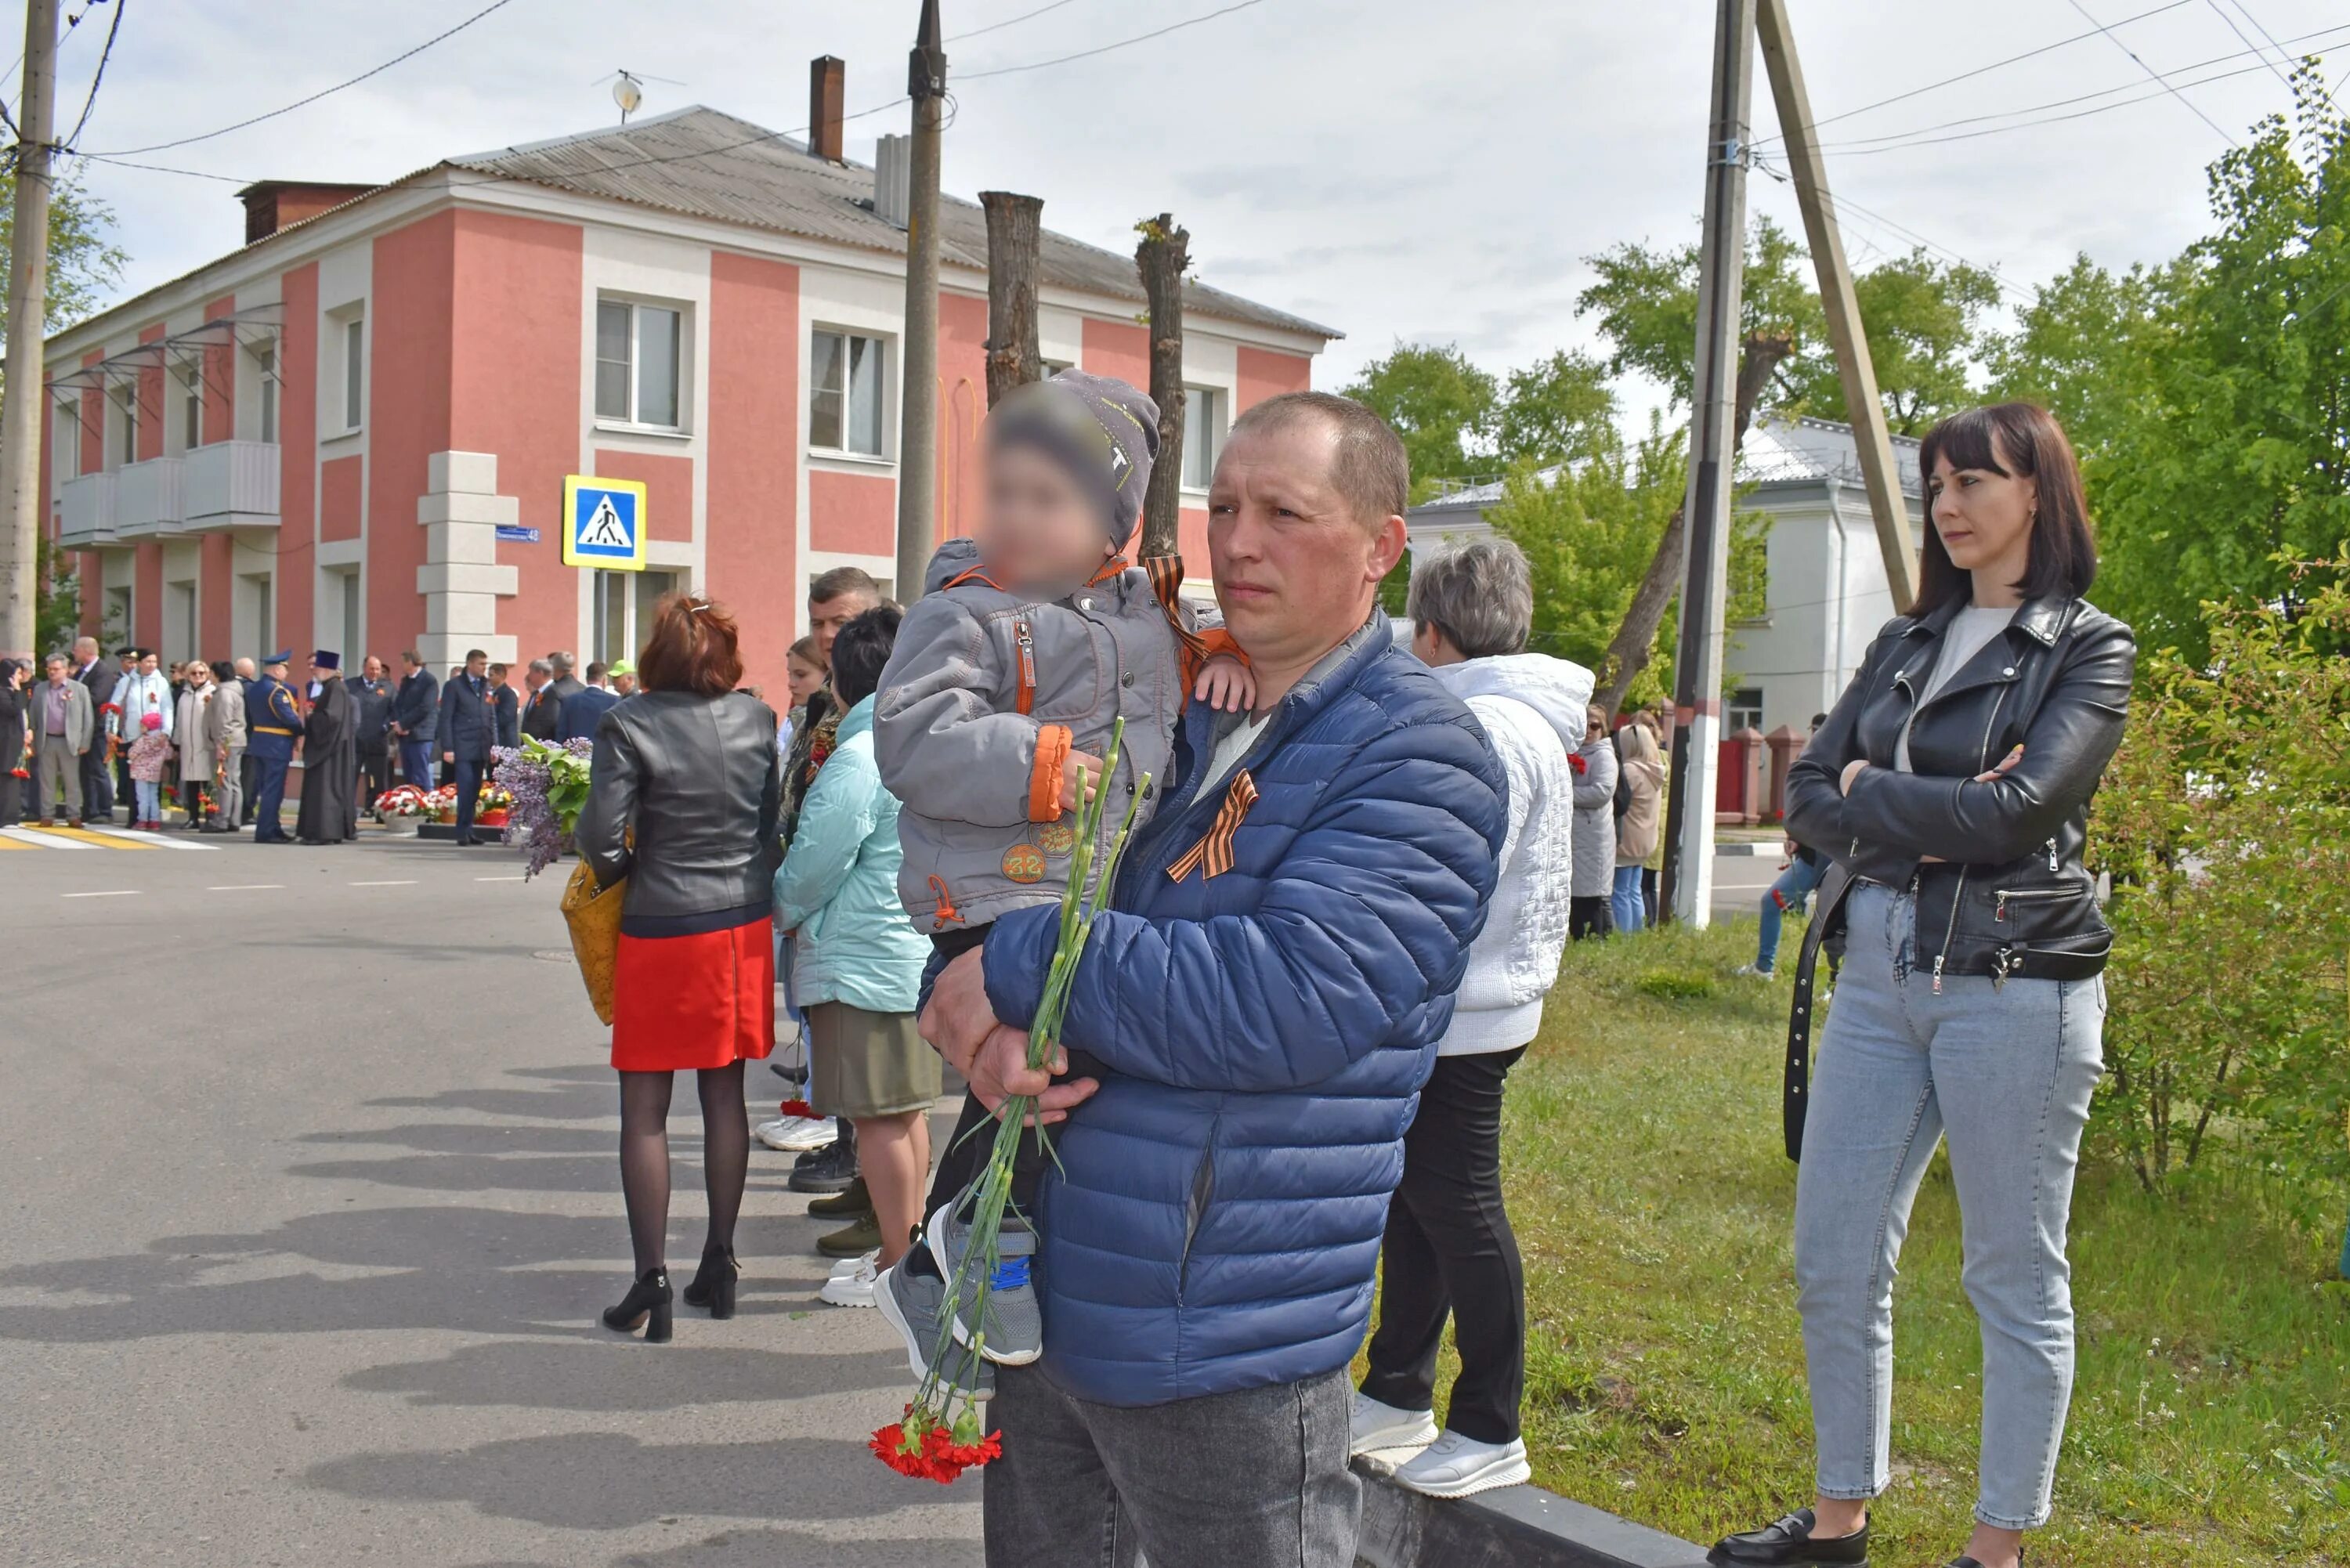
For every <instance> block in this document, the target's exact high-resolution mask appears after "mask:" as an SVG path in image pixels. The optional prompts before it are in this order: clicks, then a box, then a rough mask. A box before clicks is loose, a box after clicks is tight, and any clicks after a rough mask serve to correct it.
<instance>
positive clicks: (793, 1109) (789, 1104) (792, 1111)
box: [775, 1100, 816, 1121]
mask: <svg viewBox="0 0 2350 1568" xmlns="http://www.w3.org/2000/svg"><path fill="white" fill-rule="evenodd" d="M775 1114H776V1115H778V1116H806V1118H807V1119H808V1120H810V1121H815V1120H816V1107H815V1106H812V1105H809V1104H808V1103H807V1102H806V1100H785V1102H784V1103H783V1104H782V1105H779V1106H776V1107H775Z"/></svg>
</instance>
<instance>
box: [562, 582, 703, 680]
mask: <svg viewBox="0 0 2350 1568" xmlns="http://www.w3.org/2000/svg"><path fill="white" fill-rule="evenodd" d="M685 578H686V572H685V568H683V567H682V566H649V567H647V568H646V569H645V570H643V571H641V572H597V573H595V574H594V577H593V581H592V582H591V583H590V584H589V587H588V625H587V649H588V656H587V657H588V658H589V659H601V660H602V661H604V662H605V663H607V664H608V663H610V662H612V661H613V660H614V659H631V660H633V659H635V658H636V657H637V655H638V654H639V652H640V651H642V649H643V648H644V639H645V634H646V632H647V631H648V629H650V628H649V627H648V625H647V621H648V618H649V616H650V611H651V609H652V607H653V604H654V602H656V601H657V600H658V599H659V597H660V596H659V595H657V594H656V595H650V596H649V595H648V594H647V592H646V589H647V587H648V586H649V585H650V584H651V583H654V582H660V583H665V584H666V585H667V587H665V588H664V589H663V590H662V591H663V592H666V593H676V592H679V591H681V590H682V589H683V588H684V587H685ZM616 594H617V596H618V597H619V622H620V623H619V627H618V628H615V627H614V626H613V625H612V618H611V610H612V602H611V601H612V597H613V596H615V595H616ZM616 630H617V632H618V640H617V641H615V640H614V633H615V631H616ZM582 662H585V660H583V661H582Z"/></svg>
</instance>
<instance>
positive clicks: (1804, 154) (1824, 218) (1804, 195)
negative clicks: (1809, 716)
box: [1755, 0, 1918, 615]
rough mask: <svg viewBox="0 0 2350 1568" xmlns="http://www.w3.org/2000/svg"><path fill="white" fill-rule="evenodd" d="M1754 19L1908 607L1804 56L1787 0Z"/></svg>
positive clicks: (1857, 429) (1842, 372)
mask: <svg viewBox="0 0 2350 1568" xmlns="http://www.w3.org/2000/svg"><path fill="white" fill-rule="evenodd" d="M1755 23H1756V26H1757V27H1758V28H1759V30H1760V34H1761V37H1762V43H1763V69H1764V70H1766V71H1768V72H1769V73H1770V78H1771V96H1772V98H1773V99H1776V100H1777V102H1778V105H1779V130H1780V134H1781V135H1782V136H1783V138H1784V139H1785V140H1786V143H1787V167H1788V169H1789V170H1790V171H1792V172H1793V174H1794V181H1795V202H1796V204H1797V205H1798V206H1800V207H1802V208H1803V211H1804V239H1805V240H1806V241H1808V242H1809V243H1810V245H1811V249H1812V265H1813V266H1814V267H1815V268H1816V269H1817V270H1818V272H1819V279H1820V304H1821V306H1822V307H1823V308H1825V311H1826V313H1827V320H1828V342H1829V343H1830V344H1831V345H1833V346H1834V348H1835V362H1836V376H1837V379H1839V380H1841V381H1842V382H1843V384H1844V405H1845V407H1846V410H1849V411H1850V413H1851V416H1852V441H1853V445H1854V446H1855V447H1856V448H1857V449H1859V452H1860V474H1861V481H1862V483H1863V485H1864V486H1865V487H1866V490H1867V492H1868V511H1869V515H1870V516H1871V517H1873V518H1875V519H1876V522H1877V548H1878V549H1879V550H1880V551H1882V552H1883V553H1884V556H1885V580H1886V581H1887V583H1888V584H1890V585H1891V586H1892V588H1893V607H1894V608H1895V609H1897V610H1898V611H1900V612H1901V613H1902V614H1904V615H1907V614H1908V612H1909V607H1910V605H1911V604H1913V603H1915V602H1916V600H1917V597H1918V551H1917V547H1916V546H1915V545H1912V544H1911V543H1910V540H1909V505H1908V502H1907V501H1906V500H1904V499H1903V497H1902V494H1901V477H1900V472H1899V471H1898V469H1896V468H1895V467H1894V466H1893V442H1892V441H1891V439H1890V438H1889V437H1888V436H1887V433H1886V429H1885V405H1884V403H1883V402H1882V401H1881V400H1879V399H1878V397H1877V367H1876V365H1875V364H1874V363H1872V362H1871V360H1870V358H1869V356H1868V335H1867V334H1866V332H1864V331H1863V330H1862V329H1861V321H1860V304H1859V301H1858V300H1857V299H1856V298H1855V297H1854V296H1853V292H1852V268H1851V266H1850V265H1848V264H1847V263H1846V260H1845V254H1844V234H1843V232H1842V231H1841V230H1840V229H1839V228H1838V227H1837V224H1836V221H1835V202H1834V200H1833V199H1832V198H1830V196H1829V195H1828V171H1827V164H1826V162H1825V160H1823V159H1822V158H1821V156H1820V141H1819V135H1818V133H1817V132H1816V131H1815V130H1814V129H1813V127H1812V100H1811V98H1810V96H1809V95H1808V94H1807V93H1806V92H1805V91H1804V67H1803V65H1802V62H1800V61H1799V60H1798V59H1797V58H1796V57H1795V36H1794V29H1793V28H1792V26H1790V24H1789V22H1788V19H1787V3H1786V0H1756V5H1755Z"/></svg>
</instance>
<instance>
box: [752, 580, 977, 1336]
mask: <svg viewBox="0 0 2350 1568" xmlns="http://www.w3.org/2000/svg"><path fill="white" fill-rule="evenodd" d="M899 614H900V612H899V610H898V609H896V608H895V607H888V606H885V607H881V608H879V609H872V610H868V611H866V612H865V613H864V614H863V615H861V616H858V618H856V619H855V620H852V621H850V622H849V623H848V624H847V626H845V627H843V628H841V629H840V634H839V636H838V637H837V638H836V639H834V642H833V647H832V689H833V693H834V695H835V696H837V698H838V699H839V700H840V701H841V703H842V704H843V705H844V707H845V708H846V709H847V711H846V712H845V713H843V714H842V715H841V720H840V730H839V733H838V735H837V738H836V740H835V742H834V744H833V751H832V754H831V755H830V756H829V757H827V758H826V759H825V764H824V769H823V771H822V772H820V773H818V774H816V782H815V783H814V784H811V785H809V786H808V792H807V797H806V800H805V801H804V802H803V803H802V805H801V807H800V819H799V827H798V830H797V831H796V832H795V833H794V834H793V836H792V845H791V851H790V853H789V854H788V855H786V856H785V858H784V863H783V865H782V867H780V868H779V869H777V871H776V872H775V929H778V930H783V931H792V932H795V934H796V940H795V941H794V943H793V949H794V957H793V970H792V983H793V989H794V994H795V995H796V996H797V997H798V998H799V1001H800V1005H801V1006H803V1007H805V1008H806V1010H807V1018H808V1066H809V1085H808V1098H809V1099H810V1100H811V1101H812V1102H813V1103H814V1104H815V1106H816V1109H817V1111H818V1112H819V1113H821V1114H823V1115H826V1116H847V1118H848V1119H849V1120H850V1121H851V1122H852V1123H854V1124H855V1126H856V1129H857V1147H858V1161H859V1163H860V1164H861V1165H862V1167H863V1170H864V1177H865V1186H866V1189H867V1190H868V1192H869V1193H870V1194H871V1196H872V1199H873V1212H874V1216H875V1220H876V1221H877V1222H878V1225H879V1235H878V1237H877V1238H876V1239H877V1240H878V1241H879V1243H880V1244H879V1249H878V1250H877V1251H870V1252H867V1253H866V1254H865V1255H864V1256H862V1257H860V1258H858V1259H857V1260H856V1261H855V1262H853V1263H851V1264H849V1265H847V1267H845V1268H844V1269H843V1270H842V1272H838V1273H836V1274H835V1275H834V1276H833V1277H832V1278H831V1279H830V1280H828V1281H827V1282H826V1283H825V1286H824V1290H823V1292H822V1295H823V1298H824V1299H825V1300H826V1301H828V1302H830V1303H833V1304H834V1305H836V1306H871V1305H872V1304H873V1282H874V1279H875V1277H876V1276H877V1275H878V1274H879V1272H880V1271H881V1270H882V1269H886V1268H888V1267H889V1265H890V1264H891V1263H894V1262H897V1261H898V1257H899V1254H900V1253H902V1252H904V1251H905V1250H906V1245H907V1239H908V1238H909V1237H910V1235H911V1234H912V1233H913V1231H914V1227H915V1226H916V1225H918V1224H920V1222H921V1217H922V1214H921V1209H922V1188H923V1183H924V1181H925V1180H926V1179H928V1176H929V1174H930V1168H931V1137H930V1124H929V1122H928V1120H927V1119H926V1113H928V1111H929V1110H930V1108H931V1102H932V1101H933V1100H936V1099H937V1098H938V1096H939V1088H940V1083H939V1059H938V1056H937V1055H936V1054H934V1053H933V1052H932V1051H931V1048H930V1047H929V1046H928V1045H926V1044H923V1043H922V1039H921V1036H920V1035H919V1034H917V1033H915V1032H914V994H915V992H916V990H917V988H918V987H919V986H920V983H921V978H922V962H923V961H924V960H925V959H927V958H929V957H930V952H931V944H930V941H929V940H928V939H927V938H925V937H924V936H922V935H921V933H920V932H919V931H917V930H915V929H914V925H913V922H912V921H911V920H910V919H907V917H906V909H905V906H904V905H903V904H901V903H900V902H899V899H898V866H899V850H898V801H897V797H896V796H894V795H892V794H890V793H889V791H888V790H887V789H885V788H883V787H882V784H881V772H880V769H879V766H878V765H877V764H876V763H875V762H874V759H873V691H874V688H875V687H876V686H878V685H879V683H880V680H881V667H882V666H883V665H885V664H887V663H888V662H889V649H890V646H891V644H892V643H894V642H895V641H896V640H897V636H898V622H899Z"/></svg>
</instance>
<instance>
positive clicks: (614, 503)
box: [563, 473, 645, 572]
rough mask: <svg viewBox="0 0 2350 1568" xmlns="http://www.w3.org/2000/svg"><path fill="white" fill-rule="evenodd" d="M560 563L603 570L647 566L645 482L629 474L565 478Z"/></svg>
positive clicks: (583, 475) (633, 569)
mask: <svg viewBox="0 0 2350 1568" xmlns="http://www.w3.org/2000/svg"><path fill="white" fill-rule="evenodd" d="M563 519H564V523H563V564H564V565H565V566H593V567H595V568H596V569H597V570H598V571H604V572H641V571H643V570H644V569H645V487H644V486H643V485H642V484H641V483H638V482H637V481H635V480H633V479H598V478H597V477H595V475H593V474H587V473H570V474H566V475H564V478H563Z"/></svg>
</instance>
